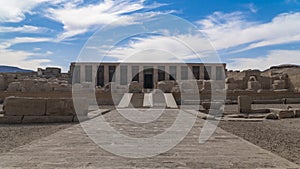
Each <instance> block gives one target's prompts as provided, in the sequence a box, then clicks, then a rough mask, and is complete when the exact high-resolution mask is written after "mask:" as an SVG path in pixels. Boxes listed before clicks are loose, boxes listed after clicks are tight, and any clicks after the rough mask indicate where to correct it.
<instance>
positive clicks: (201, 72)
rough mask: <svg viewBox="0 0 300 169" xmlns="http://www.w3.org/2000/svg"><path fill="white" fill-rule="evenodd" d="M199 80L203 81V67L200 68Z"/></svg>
mask: <svg viewBox="0 0 300 169" xmlns="http://www.w3.org/2000/svg"><path fill="white" fill-rule="evenodd" d="M200 80H204V65H201V66H200Z"/></svg>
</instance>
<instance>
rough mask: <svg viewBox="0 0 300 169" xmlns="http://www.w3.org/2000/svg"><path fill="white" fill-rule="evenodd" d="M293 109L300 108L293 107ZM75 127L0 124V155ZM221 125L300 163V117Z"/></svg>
mask: <svg viewBox="0 0 300 169" xmlns="http://www.w3.org/2000/svg"><path fill="white" fill-rule="evenodd" d="M254 107H255V108H266V107H274V108H284V107H285V105H254ZM292 107H300V105H292ZM101 108H103V107H101ZM105 108H106V107H105ZM108 108H111V107H108ZM226 110H227V113H226V114H232V113H236V112H237V111H236V110H237V106H236V105H230V106H227V107H226ZM72 125H74V124H34V125H30V124H28V125H24V124H23V125H0V153H3V152H7V151H10V150H12V149H14V148H16V147H19V146H22V145H25V144H27V143H30V142H32V141H33V140H37V139H40V138H42V137H46V136H48V135H51V134H53V133H56V132H57V131H59V130H62V129H66V128H68V127H70V126H72ZM219 126H220V127H221V128H222V129H224V130H226V131H228V132H231V133H233V134H235V135H238V136H240V137H242V138H244V139H246V140H248V141H250V142H252V143H254V144H256V145H258V146H260V147H262V148H264V149H266V150H269V151H271V152H273V153H275V154H278V155H280V156H281V157H283V158H286V159H288V160H290V161H292V162H295V163H297V164H300V158H299V157H300V144H299V142H300V118H296V119H282V120H276V121H273V120H266V121H264V122H225V121H224V122H220V124H219Z"/></svg>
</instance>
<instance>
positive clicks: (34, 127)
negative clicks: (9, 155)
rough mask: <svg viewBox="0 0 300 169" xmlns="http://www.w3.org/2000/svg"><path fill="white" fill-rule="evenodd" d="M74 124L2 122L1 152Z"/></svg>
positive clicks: (0, 134) (0, 129)
mask: <svg viewBox="0 0 300 169" xmlns="http://www.w3.org/2000/svg"><path fill="white" fill-rule="evenodd" d="M72 125H74V124H54V123H53V124H26V125H25V124H22V125H4V124H0V153H5V152H8V151H10V150H12V149H14V148H17V147H19V146H22V145H25V144H28V143H30V142H32V141H33V140H37V139H40V138H42V137H46V136H49V135H51V134H54V133H55V132H57V131H59V130H62V129H66V128H68V127H70V126H72Z"/></svg>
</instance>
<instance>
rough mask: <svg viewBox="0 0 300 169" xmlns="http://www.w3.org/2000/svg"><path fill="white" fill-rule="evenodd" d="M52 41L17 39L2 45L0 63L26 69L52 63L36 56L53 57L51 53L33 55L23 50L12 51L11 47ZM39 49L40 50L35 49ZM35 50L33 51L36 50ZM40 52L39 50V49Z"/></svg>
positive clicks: (47, 39)
mask: <svg viewBox="0 0 300 169" xmlns="http://www.w3.org/2000/svg"><path fill="white" fill-rule="evenodd" d="M47 41H51V39H49V38H32V37H17V38H14V39H10V40H7V41H5V42H2V43H0V56H1V57H0V63H1V64H2V65H10V66H17V67H20V68H25V69H36V68H38V67H41V65H42V64H44V63H48V62H50V60H49V59H38V58H35V57H36V56H48V55H51V54H52V52H51V51H47V52H46V53H37V52H35V53H33V52H28V51H22V50H14V49H10V47H11V46H13V45H16V44H20V43H37V42H47ZM35 49H38V48H35ZM35 49H33V50H35ZM38 50H39V49H38Z"/></svg>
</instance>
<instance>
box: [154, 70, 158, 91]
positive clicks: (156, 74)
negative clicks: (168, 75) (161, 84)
mask: <svg viewBox="0 0 300 169" xmlns="http://www.w3.org/2000/svg"><path fill="white" fill-rule="evenodd" d="M157 68H158V67H157V66H153V83H154V87H155V88H156V85H157V82H158V70H157Z"/></svg>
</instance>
